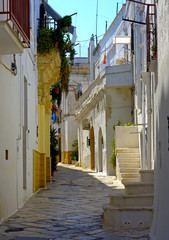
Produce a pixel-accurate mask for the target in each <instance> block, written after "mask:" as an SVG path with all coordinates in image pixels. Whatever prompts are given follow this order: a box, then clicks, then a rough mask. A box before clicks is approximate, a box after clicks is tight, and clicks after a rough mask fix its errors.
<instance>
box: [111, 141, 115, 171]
mask: <svg viewBox="0 0 169 240" xmlns="http://www.w3.org/2000/svg"><path fill="white" fill-rule="evenodd" d="M112 149H113V155H112V156H111V160H110V162H111V163H112V164H113V168H114V169H116V143H115V139H114V140H113V141H112Z"/></svg>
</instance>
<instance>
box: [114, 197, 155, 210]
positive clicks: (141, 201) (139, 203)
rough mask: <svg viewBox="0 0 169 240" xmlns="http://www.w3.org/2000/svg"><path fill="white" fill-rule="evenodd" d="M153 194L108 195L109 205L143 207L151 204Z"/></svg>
mask: <svg viewBox="0 0 169 240" xmlns="http://www.w3.org/2000/svg"><path fill="white" fill-rule="evenodd" d="M153 200H154V195H153V194H142V195H125V194H119V195H110V206H113V207H119V208H121V207H122V208H124V207H143V206H144V207H145V206H153Z"/></svg>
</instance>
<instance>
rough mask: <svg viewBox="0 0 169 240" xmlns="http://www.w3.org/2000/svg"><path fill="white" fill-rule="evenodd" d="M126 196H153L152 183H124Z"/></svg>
mask: <svg viewBox="0 0 169 240" xmlns="http://www.w3.org/2000/svg"><path fill="white" fill-rule="evenodd" d="M124 186H125V193H126V195H136V194H139V195H140V194H153V193H154V184H153V183H152V182H150V183H148V182H146V183H145V182H135V183H134V182H133V183H130V182H127V183H124Z"/></svg>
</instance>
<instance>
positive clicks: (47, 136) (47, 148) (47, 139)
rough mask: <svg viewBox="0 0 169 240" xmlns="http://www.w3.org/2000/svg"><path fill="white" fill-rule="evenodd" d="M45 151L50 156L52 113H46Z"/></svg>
mask: <svg viewBox="0 0 169 240" xmlns="http://www.w3.org/2000/svg"><path fill="white" fill-rule="evenodd" d="M45 153H46V156H50V114H49V113H45Z"/></svg>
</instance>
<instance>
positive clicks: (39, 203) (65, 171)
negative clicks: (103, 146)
mask: <svg viewBox="0 0 169 240" xmlns="http://www.w3.org/2000/svg"><path fill="white" fill-rule="evenodd" d="M113 191H115V192H121V191H124V190H123V185H120V184H118V182H116V181H115V180H114V179H113V177H105V176H103V175H101V174H98V173H95V172H92V171H90V170H82V169H81V168H80V167H74V166H73V165H61V164H59V166H58V171H57V172H55V176H54V178H53V180H52V184H48V186H47V189H42V190H40V191H39V192H38V193H36V194H35V195H33V196H32V197H31V198H30V199H29V201H27V202H26V204H25V205H24V207H23V208H22V209H20V210H19V211H18V212H17V213H16V214H14V215H13V216H12V217H11V218H9V219H8V220H7V221H5V222H4V223H3V224H2V225H1V226H0V239H16V240H24V239H32V240H33V239H42V240H43V239H57V240H59V239H65V240H66V239H82V240H94V239H98V240H99V239H100V240H101V239H107V240H110V239H112V240H129V239H139V240H146V239H149V237H148V233H147V232H146V231H135V232H112V231H111V229H108V228H106V227H104V226H103V225H102V214H103V210H102V206H103V204H104V203H108V201H109V199H108V196H109V193H110V192H113Z"/></svg>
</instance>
